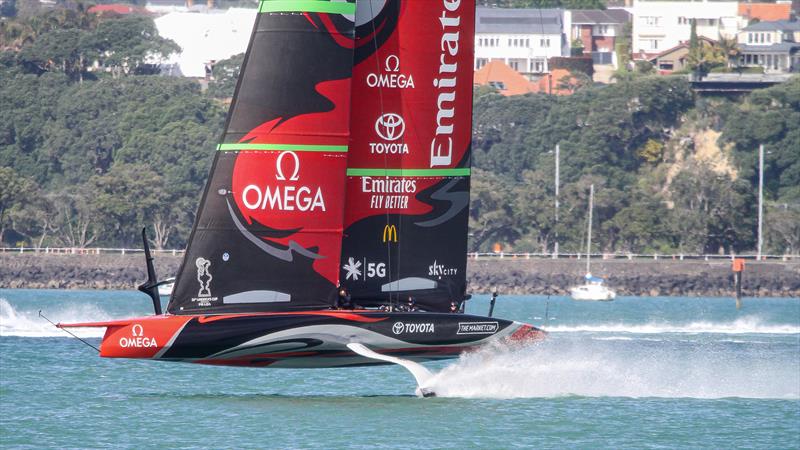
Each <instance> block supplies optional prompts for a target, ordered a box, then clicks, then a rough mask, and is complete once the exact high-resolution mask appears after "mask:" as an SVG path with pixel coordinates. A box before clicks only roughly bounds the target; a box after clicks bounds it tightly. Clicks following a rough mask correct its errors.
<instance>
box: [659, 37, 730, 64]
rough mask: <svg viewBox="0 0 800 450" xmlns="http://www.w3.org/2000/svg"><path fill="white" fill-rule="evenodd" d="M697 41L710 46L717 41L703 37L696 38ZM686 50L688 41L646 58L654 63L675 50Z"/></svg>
mask: <svg viewBox="0 0 800 450" xmlns="http://www.w3.org/2000/svg"><path fill="white" fill-rule="evenodd" d="M697 39H698V40H699V41H700V42H705V43H707V44H710V45H714V44H716V43H717V41H715V40H713V39H711V38H707V37H705V36H698V37H697ZM686 48H689V42H688V41H684V42H681V43H680V44H678V45H676V46H674V47H672V48H668V49H666V50H664V51H663V52H661V53H658V54H656V55H653V56H651V57H650V58H648V61H650V62H655V61H656V60H657V59H659V58H663V57H665V56H667V55H669V54H670V53H674V52H675V51H677V50H680V49H686Z"/></svg>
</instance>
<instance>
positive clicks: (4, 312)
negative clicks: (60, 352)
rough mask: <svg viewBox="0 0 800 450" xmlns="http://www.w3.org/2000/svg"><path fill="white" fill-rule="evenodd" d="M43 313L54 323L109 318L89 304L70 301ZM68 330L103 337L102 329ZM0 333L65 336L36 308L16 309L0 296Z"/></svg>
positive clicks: (8, 334) (1, 334) (82, 334)
mask: <svg viewBox="0 0 800 450" xmlns="http://www.w3.org/2000/svg"><path fill="white" fill-rule="evenodd" d="M45 313H46V314H47V317H48V318H49V319H50V320H52V321H53V322H55V323H59V322H64V323H69V322H100V321H104V320H111V319H113V318H112V317H111V316H110V315H109V314H108V313H107V312H105V311H103V310H102V309H100V308H99V307H97V306H96V305H90V304H82V305H81V304H78V305H76V304H72V305H69V306H66V307H61V308H60V309H53V310H48V311H45ZM70 332H72V333H74V334H76V335H77V336H80V337H103V333H105V328H70ZM0 336H20V337H69V335H68V334H66V333H65V332H64V331H63V330H60V329H58V328H56V327H54V326H53V325H51V324H50V323H49V322H47V321H46V320H44V319H43V318H41V317H39V312H38V310H37V311H25V310H17V309H15V308H14V306H12V305H11V303H9V302H8V300H6V299H4V298H0Z"/></svg>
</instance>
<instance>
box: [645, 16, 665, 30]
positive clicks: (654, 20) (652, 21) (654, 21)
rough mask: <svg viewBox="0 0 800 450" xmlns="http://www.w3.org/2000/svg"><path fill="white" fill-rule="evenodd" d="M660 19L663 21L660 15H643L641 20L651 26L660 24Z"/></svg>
mask: <svg viewBox="0 0 800 450" xmlns="http://www.w3.org/2000/svg"><path fill="white" fill-rule="evenodd" d="M660 21H661V18H660V17H658V16H642V17H641V22H642V23H643V24H644V25H648V26H651V27H657V26H659V22H660Z"/></svg>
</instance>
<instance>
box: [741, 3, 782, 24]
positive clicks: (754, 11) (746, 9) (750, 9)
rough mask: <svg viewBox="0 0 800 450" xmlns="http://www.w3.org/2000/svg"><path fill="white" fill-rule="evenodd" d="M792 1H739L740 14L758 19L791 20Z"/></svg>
mask: <svg viewBox="0 0 800 450" xmlns="http://www.w3.org/2000/svg"><path fill="white" fill-rule="evenodd" d="M791 14H792V4H791V3H739V15H740V16H742V17H746V18H748V19H758V20H765V21H770V20H789V18H790V17H791Z"/></svg>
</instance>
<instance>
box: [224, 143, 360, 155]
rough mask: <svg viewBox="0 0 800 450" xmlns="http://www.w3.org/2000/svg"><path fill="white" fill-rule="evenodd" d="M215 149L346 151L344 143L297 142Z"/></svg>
mask: <svg viewBox="0 0 800 450" xmlns="http://www.w3.org/2000/svg"><path fill="white" fill-rule="evenodd" d="M217 150H219V151H221V152H230V151H239V150H265V151H269V150H273V151H292V152H333V153H347V146H346V145H302V144H300V145H298V144H219V145H217Z"/></svg>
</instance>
